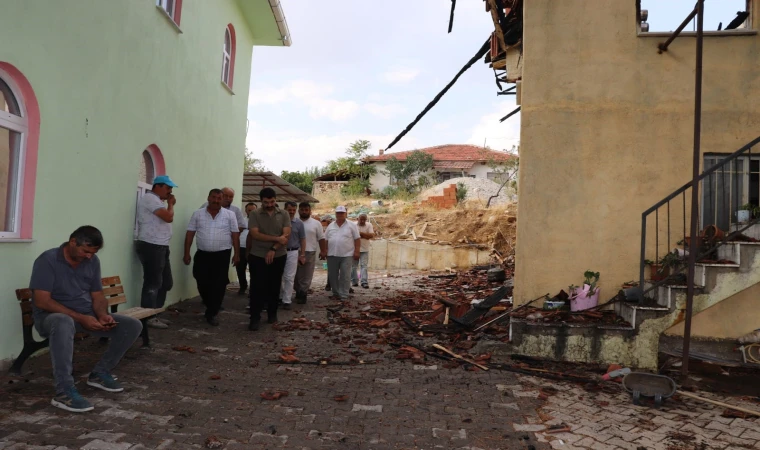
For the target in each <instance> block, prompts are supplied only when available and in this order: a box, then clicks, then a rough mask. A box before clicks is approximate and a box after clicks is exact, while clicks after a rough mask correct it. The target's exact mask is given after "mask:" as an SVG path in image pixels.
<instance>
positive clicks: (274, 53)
mask: <svg viewBox="0 0 760 450" xmlns="http://www.w3.org/2000/svg"><path fill="white" fill-rule="evenodd" d="M615 1H630V2H631V3H632V4H633V2H634V0H615ZM744 1H745V0H706V7H705V14H706V18H705V29H711V30H714V29H717V24H718V21H722V22H723V24H724V26H725V25H726V24H727V23H728V22H729V21H730V20H731V19H732V18H733V17H734V16H735V14H736V11H739V10H742V9H744V8H743V5H744ZM282 3H283V7H284V11H285V16H286V19H287V22H288V26H289V28H290V32H291V37H292V46H291V47H255V48H254V49H253V62H252V70H251V90H250V94H249V102H248V103H249V105H248V120H249V128H248V135H247V137H246V145H247V147H248V150H249V151H250V152H252V153H253V156H254V157H256V158H258V159H261V160H262V161H263V163H264V165H265V166H266V167H267V168H268V169H269V170H271V171H273V172H275V173H280V172H281V171H283V170H288V171H299V170H304V169H306V168H307V167H314V166H320V167H321V166H324V165H325V163H326V162H327V161H328V160H330V159H334V158H337V157H340V156H343V155H344V151H345V149H346V148H347V147H348V146H349V144H351V143H352V142H353V141H355V140H357V139H366V140H368V141H370V142H371V143H372V149H371V150H370V153H371V154H377V152H378V150H379V149H381V148H386V147H387V146H388V144H389V143H390V142H391V141H392V140H393V138H394V137H395V136H396V135H397V134H398V133H399V132H401V130H403V129H404V128H405V127H406V126H407V125H408V124H409V123H410V122H411V121H412V120H413V119H414V117H416V115H417V114H418V113H419V112H420V111H421V110H422V109H423V108H424V107H425V105H427V104H428V103H429V102H430V101H431V100H432V99H433V97H435V95H436V94H437V93H438V92H439V91H440V90H441V89H442V88H443V87H444V86H445V85H446V84H447V83H448V82H449V81H450V80H451V78H453V76H454V75H455V74H456V73H457V71H459V69H460V68H461V67H462V66H463V65H464V64H465V63H466V62H467V61H468V60H469V59H470V58H471V57H472V56H473V55H475V53H476V52H477V51H478V49H479V48H480V46H481V45H482V44H483V42H484V41H485V40H486V39H487V38H488V36H489V35H490V33H491V31H492V30H493V23H492V21H491V17H490V15H489V14H487V13H485V8H484V3H483V2H482V1H481V0H460V1H458V2H457V8H456V12H455V17H454V28H453V31H452V33H451V34H448V33H447V27H448V20H449V12H450V8H451V2H450V0H384V1H382V2H366V1H359V0H321V1H314V0H283V1H282ZM693 6H694V1H693V0H667V1H663V0H642V8H644V9H648V10H649V23H650V26H651V31H668V30H672V29H675V28H676V27H677V26H678V24H679V23H680V22H681V21H682V20H683V19H684V18H685V17H686V15H687V14H688V13H689V12H690V11H691V9H692V8H693ZM713 22H714V23H713ZM687 29H691V27H688V28H687ZM496 92H497V87H496V83H495V81H494V75H493V71H492V70H491V69H490V68H489V67H488V66H487V65H486V64H484V63H482V62H477V63H475V65H474V66H473V67H472V68H470V70H468V71H467V72H466V73H465V74H464V75H462V77H460V79H459V80H458V81H457V83H456V84H455V85H454V86H453V87H452V88H451V90H449V92H448V93H447V94H446V95H445V96H444V97H443V98H442V99H441V101H440V102H439V103H438V104H437V105H436V106H435V107H434V108H433V109H432V110H431V111H430V112H428V114H427V115H426V116H425V117H424V118H423V119H422V120H421V121H420V122H419V123H418V124H417V125H416V126H415V127H414V129H413V130H412V131H411V132H410V133H409V134H407V135H406V136H405V137H404V138H403V139H402V140H401V141H400V142H398V143H397V144H396V145H395V146H394V147H393V149H392V150H391V151H403V150H414V149H417V148H424V147H431V146H435V145H443V144H474V145H481V146H482V145H487V146H488V147H490V148H493V149H497V150H509V149H511V148H512V147H513V146H515V145H518V144H519V140H520V139H519V138H520V114H516V115H515V116H513V117H511V118H510V119H508V120H507V121H505V122H503V123H499V118H501V117H503V116H504V115H506V114H507V113H509V112H510V111H512V110H513V109H515V108H516V104H515V97H514V96H497V95H496Z"/></svg>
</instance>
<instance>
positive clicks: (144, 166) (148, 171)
mask: <svg viewBox="0 0 760 450" xmlns="http://www.w3.org/2000/svg"><path fill="white" fill-rule="evenodd" d="M158 175H166V165H165V164H164V156H163V155H162V154H161V150H160V149H159V148H158V146H157V145H156V144H151V145H149V146H148V147H147V148H146V149H145V150H143V152H142V155H140V171H139V172H138V175H137V197H136V198H135V205H137V202H138V201H139V200H140V197H142V196H143V195H145V193H146V192H148V191H149V190H151V189H152V188H153V179H154V178H156V177H157V176H158ZM135 210H136V208H135ZM137 231H138V230H137V215H135V229H134V234H135V239H137Z"/></svg>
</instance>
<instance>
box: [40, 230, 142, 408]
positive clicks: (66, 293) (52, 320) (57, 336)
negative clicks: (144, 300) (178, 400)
mask: <svg viewBox="0 0 760 450" xmlns="http://www.w3.org/2000/svg"><path fill="white" fill-rule="evenodd" d="M102 247H103V235H102V234H101V233H100V230H98V229H97V228H95V227H92V226H89V225H88V226H83V227H79V228H77V230H76V231H74V232H73V233H72V234H71V236H70V237H69V241H68V242H65V243H64V244H63V245H61V246H60V247H57V248H53V249H50V250H47V251H46V252H44V253H42V254H41V255H40V256H39V257H38V258H37V259H36V260H35V261H34V268H33V269H32V279H31V281H30V282H29V289H31V290H32V293H33V302H32V303H33V307H34V326H35V327H36V328H37V331H38V332H39V333H40V335H41V336H43V337H45V338H48V339H49V340H50V356H51V358H52V360H53V376H54V378H55V394H56V395H55V397H54V398H53V400H52V401H51V404H52V405H53V406H57V407H58V408H61V409H65V410H66V411H71V412H85V411H91V410H92V409H93V407H92V405H91V404H90V402H88V401H87V400H85V399H84V398H82V396H81V395H80V394H79V391H77V388H76V386H75V385H74V377H73V376H72V374H71V372H72V360H73V356H74V334H75V333H77V332H83V331H86V332H87V333H89V334H92V335H94V336H100V337H107V338H110V343H109V345H108V349H107V350H106V352H105V354H104V355H103V358H102V359H101V360H100V362H98V364H97V365H96V366H95V368H94V369H93V370H92V372H91V373H90V376H89V377H88V378H87V384H88V385H90V386H92V387H95V388H98V389H102V390H104V391H108V392H121V391H123V390H124V389H123V388H122V387H121V386H120V385H119V383H118V382H117V381H116V380H115V379H114V378H113V377H112V376H111V370H112V369H113V368H114V367H116V365H117V364H118V363H119V361H120V360H121V358H122V356H124V354H125V353H126V352H127V350H128V349H129V348H130V347H131V346H132V344H133V343H134V342H135V340H136V339H137V338H138V336H140V332H141V331H142V324H141V323H140V321H139V320H137V319H133V318H131V317H127V316H122V315H119V314H114V315H109V314H108V301H107V300H106V298H105V296H104V295H103V286H102V284H101V281H100V261H99V260H98V257H97V256H95V254H96V253H97V252H98V250H100V249H101V248H102Z"/></svg>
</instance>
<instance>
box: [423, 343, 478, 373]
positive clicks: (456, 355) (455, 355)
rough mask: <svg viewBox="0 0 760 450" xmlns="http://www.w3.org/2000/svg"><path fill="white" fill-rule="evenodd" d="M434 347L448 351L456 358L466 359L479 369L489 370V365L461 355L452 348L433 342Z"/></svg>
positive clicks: (465, 360)
mask: <svg viewBox="0 0 760 450" xmlns="http://www.w3.org/2000/svg"><path fill="white" fill-rule="evenodd" d="M433 347H435V348H437V349H438V350H440V351H442V352H445V353H448V354H449V355H451V356H453V357H454V358H456V359H459V360H462V361H464V362H466V363H468V364H472V365H473V366H475V367H477V368H479V369H482V370H488V367H486V366H484V365H482V364H478V363H476V362H475V361H472V360H470V359H467V358H465V357H463V356H460V355H458V354H456V353H454V352H452V351H451V350H449V349H447V348H446V347H444V346H442V345H438V344H433Z"/></svg>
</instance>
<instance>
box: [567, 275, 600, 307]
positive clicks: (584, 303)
mask: <svg viewBox="0 0 760 450" xmlns="http://www.w3.org/2000/svg"><path fill="white" fill-rule="evenodd" d="M583 277H584V280H583V287H576V286H574V285H571V286H570V311H584V310H586V309H589V308H593V307H594V306H596V305H598V304H599V292H600V288H598V287H597V284H598V283H599V272H594V271H592V270H587V271H586V272H584V274H583Z"/></svg>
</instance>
